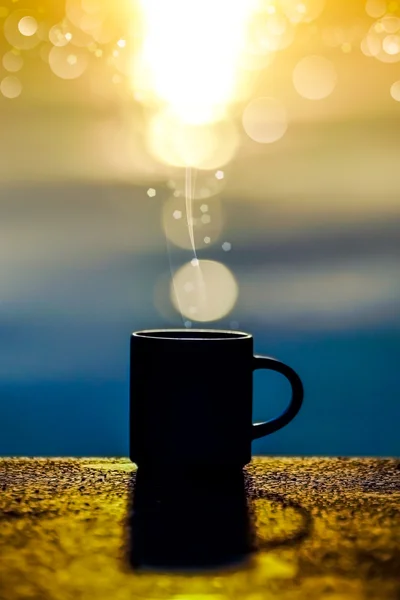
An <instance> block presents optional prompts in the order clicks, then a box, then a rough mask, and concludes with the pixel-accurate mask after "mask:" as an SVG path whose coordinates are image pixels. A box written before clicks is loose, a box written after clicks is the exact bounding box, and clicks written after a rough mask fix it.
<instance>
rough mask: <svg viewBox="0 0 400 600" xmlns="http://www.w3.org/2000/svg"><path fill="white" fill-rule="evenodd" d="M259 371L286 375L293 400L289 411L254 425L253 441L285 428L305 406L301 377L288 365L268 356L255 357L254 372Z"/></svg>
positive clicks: (288, 408)
mask: <svg viewBox="0 0 400 600" xmlns="http://www.w3.org/2000/svg"><path fill="white" fill-rule="evenodd" d="M258 369H268V370H270V371H277V372H278V373H281V374H282V375H284V376H285V377H286V378H287V379H288V380H289V383H290V385H291V386H292V399H291V401H290V404H289V406H288V407H287V409H286V410H285V411H284V412H283V413H282V414H281V415H279V417H275V419H271V420H270V421H266V422H265V423H254V424H253V427H252V436H251V437H252V439H253V440H256V439H258V438H261V437H264V435H269V434H270V433H273V432H274V431H278V429H281V428H282V427H285V425H287V424H288V423H290V421H291V420H292V419H294V418H295V416H296V415H297V413H298V412H299V410H300V408H301V405H302V404H303V396H304V389H303V384H302V383H301V379H300V377H299V376H298V375H297V373H296V372H295V371H294V370H293V369H292V368H291V367H289V366H288V365H285V364H284V363H282V362H280V361H279V360H276V359H275V358H271V357H267V356H254V357H253V371H256V370H258Z"/></svg>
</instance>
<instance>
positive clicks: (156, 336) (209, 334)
mask: <svg viewBox="0 0 400 600" xmlns="http://www.w3.org/2000/svg"><path fill="white" fill-rule="evenodd" d="M179 334H185V335H179ZM190 334H193V335H190ZM132 337H136V338H141V339H153V340H171V341H191V342H211V341H215V342H216V341H218V340H219V341H221V340H224V341H228V340H245V339H251V338H252V337H253V336H252V335H251V333H246V332H244V331H235V330H229V329H183V328H171V329H142V330H141V331H134V332H133V333H132Z"/></svg>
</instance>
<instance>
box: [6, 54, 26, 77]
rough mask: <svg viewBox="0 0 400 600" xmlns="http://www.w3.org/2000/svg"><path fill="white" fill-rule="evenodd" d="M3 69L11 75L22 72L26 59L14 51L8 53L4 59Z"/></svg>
mask: <svg viewBox="0 0 400 600" xmlns="http://www.w3.org/2000/svg"><path fill="white" fill-rule="evenodd" d="M2 63H3V67H4V68H5V70H6V71H9V72H10V73H16V72H17V71H20V70H21V69H22V67H23V65H24V59H23V58H22V56H21V55H20V54H16V53H15V52H13V51H12V50H10V51H9V52H6V53H5V55H4V56H3V59H2Z"/></svg>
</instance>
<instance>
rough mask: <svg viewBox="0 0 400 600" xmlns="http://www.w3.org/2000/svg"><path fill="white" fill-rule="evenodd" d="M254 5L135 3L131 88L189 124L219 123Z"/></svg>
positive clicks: (173, 0)
mask: <svg viewBox="0 0 400 600" xmlns="http://www.w3.org/2000/svg"><path fill="white" fill-rule="evenodd" d="M256 4H257V3H256V2H255V0H235V2H231V0H201V1H198V2H187V0H169V1H168V2H160V1H159V0H139V2H138V6H139V15H138V17H139V18H138V21H137V22H139V23H140V22H141V24H142V34H141V43H140V47H139V48H138V51H137V52H136V53H134V64H133V65H132V83H133V87H134V89H135V90H136V91H139V92H140V96H141V97H142V98H145V99H146V102H145V103H147V104H150V105H156V106H160V105H161V106H168V107H169V109H170V110H171V111H172V113H173V115H174V116H175V118H178V119H179V120H182V121H184V122H187V123H191V124H200V123H210V122H214V121H218V120H221V119H223V118H224V117H225V116H226V109H227V106H228V104H229V103H230V102H232V101H234V100H235V97H236V94H237V89H238V84H239V81H238V79H239V73H238V70H239V69H238V65H239V62H240V61H239V58H240V54H241V51H242V48H243V47H244V45H245V41H246V32H247V25H248V23H249V19H250V17H251V15H252V13H253V11H254V7H255V6H256Z"/></svg>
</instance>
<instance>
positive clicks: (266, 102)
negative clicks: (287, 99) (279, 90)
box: [242, 98, 288, 144]
mask: <svg viewBox="0 0 400 600" xmlns="http://www.w3.org/2000/svg"><path fill="white" fill-rule="evenodd" d="M242 121H243V128H244V130H245V132H246V133H247V135H248V136H249V137H250V138H251V139H252V140H254V141H255V142H258V143H260V144H272V143H273V142H277V141H278V140H280V139H281V138H282V137H283V136H284V135H285V133H286V130H287V127H288V120H287V113H286V109H285V107H284V106H283V105H282V104H281V103H280V102H279V101H278V100H275V98H257V99H256V100H253V101H252V102H250V104H249V105H248V106H247V107H246V109H245V111H244V113H243V119H242Z"/></svg>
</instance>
